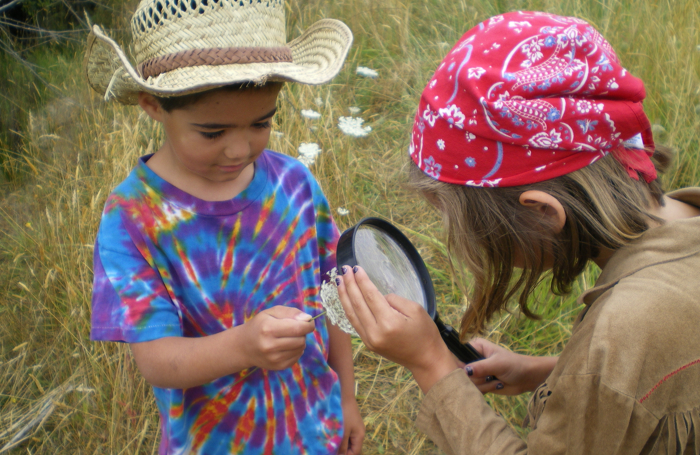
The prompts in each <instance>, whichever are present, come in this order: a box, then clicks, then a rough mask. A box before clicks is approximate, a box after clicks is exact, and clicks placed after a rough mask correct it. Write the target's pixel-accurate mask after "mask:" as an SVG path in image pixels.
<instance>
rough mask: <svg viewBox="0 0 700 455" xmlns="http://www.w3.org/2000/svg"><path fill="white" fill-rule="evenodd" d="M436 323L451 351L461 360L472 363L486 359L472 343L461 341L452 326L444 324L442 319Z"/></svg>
mask: <svg viewBox="0 0 700 455" xmlns="http://www.w3.org/2000/svg"><path fill="white" fill-rule="evenodd" d="M435 323H436V324H437V326H438V330H439V331H440V335H441V336H442V339H443V340H444V341H445V344H446V345H447V347H448V348H449V350H450V352H452V353H453V354H454V355H455V356H456V357H457V358H458V359H459V360H461V361H462V362H464V363H472V362H476V361H477V360H483V359H484V356H482V355H481V354H480V353H479V351H477V350H476V349H474V347H473V346H472V345H471V344H469V343H462V342H461V341H460V339H459V335H458V334H457V331H456V330H455V329H454V328H452V326H450V325H447V324H443V323H442V321H440V320H437V321H435Z"/></svg>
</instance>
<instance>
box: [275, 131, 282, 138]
mask: <svg viewBox="0 0 700 455" xmlns="http://www.w3.org/2000/svg"><path fill="white" fill-rule="evenodd" d="M272 134H274V135H275V137H276V138H278V139H281V138H283V137H284V133H283V132H282V131H273V132H272Z"/></svg>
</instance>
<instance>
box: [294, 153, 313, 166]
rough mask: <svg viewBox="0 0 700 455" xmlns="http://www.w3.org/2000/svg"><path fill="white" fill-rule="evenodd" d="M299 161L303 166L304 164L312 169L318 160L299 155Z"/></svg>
mask: <svg viewBox="0 0 700 455" xmlns="http://www.w3.org/2000/svg"><path fill="white" fill-rule="evenodd" d="M297 159H298V160H299V162H300V163H301V164H303V165H304V166H306V167H311V166H313V164H314V163H315V162H316V159H315V158H314V157H311V156H304V155H299V156H298V157H297Z"/></svg>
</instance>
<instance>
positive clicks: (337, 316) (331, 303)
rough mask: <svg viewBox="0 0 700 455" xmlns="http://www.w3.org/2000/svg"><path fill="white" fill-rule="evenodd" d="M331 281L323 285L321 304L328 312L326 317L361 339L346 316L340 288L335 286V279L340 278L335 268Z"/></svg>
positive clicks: (330, 274)
mask: <svg viewBox="0 0 700 455" xmlns="http://www.w3.org/2000/svg"><path fill="white" fill-rule="evenodd" d="M328 276H329V277H330V280H328V281H324V282H323V284H321V304H322V305H323V308H325V310H326V316H327V317H328V320H330V321H331V324H333V325H334V326H336V327H338V328H339V329H340V330H342V331H343V332H345V333H347V334H349V335H351V336H354V337H359V335H358V334H357V332H356V331H355V329H354V328H353V326H352V325H351V324H350V321H348V317H347V316H346V315H345V310H344V309H343V304H342V303H340V297H339V296H338V286H336V284H335V278H336V277H337V276H338V271H337V270H336V268H335V267H333V269H332V270H331V271H330V272H328Z"/></svg>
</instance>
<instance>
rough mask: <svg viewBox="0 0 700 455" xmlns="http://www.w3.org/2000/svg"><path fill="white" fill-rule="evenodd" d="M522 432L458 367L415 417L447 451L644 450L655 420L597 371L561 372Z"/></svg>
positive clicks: (470, 454)
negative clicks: (520, 433)
mask: <svg viewBox="0 0 700 455" xmlns="http://www.w3.org/2000/svg"><path fill="white" fill-rule="evenodd" d="M551 392H552V393H551V395H549V396H548V397H547V398H548V399H547V401H546V403H545V407H544V411H543V412H542V415H541V416H540V418H539V419H538V421H537V422H536V426H535V428H534V429H533V430H532V431H531V432H530V434H529V435H528V438H527V444H526V443H525V441H523V440H522V439H520V437H518V435H516V434H515V433H514V432H513V431H512V430H511V429H510V428H509V427H508V425H507V423H506V422H505V420H503V419H502V418H500V417H499V416H498V415H497V414H496V413H495V412H494V411H493V410H492V409H491V408H490V407H489V406H488V404H487V403H486V401H485V400H484V398H483V397H482V396H481V392H479V390H478V389H477V388H476V387H475V386H474V385H473V384H472V383H471V381H470V380H469V378H467V376H466V374H464V372H463V371H462V370H455V371H454V372H452V373H451V374H449V375H448V376H446V377H445V378H443V379H442V380H440V381H439V382H438V383H437V384H435V386H433V388H432V389H431V390H430V391H429V392H428V394H427V396H426V397H425V400H424V401H423V405H422V407H421V411H420V414H419V416H418V419H417V421H416V425H417V426H418V428H419V429H420V430H421V431H423V432H425V433H426V434H427V435H428V436H429V437H430V438H431V439H432V440H433V441H434V442H435V443H436V444H437V445H438V446H439V447H440V448H441V449H442V450H444V451H445V452H446V453H447V454H450V455H477V454H478V455H487V454H488V455H496V454H498V455H506V454H508V455H511V454H519V455H522V454H526V453H530V454H537V455H550V454H567V455H579V454H580V455H583V454H596V455H606V454H610V455H613V454H614V455H632V454H635V455H637V454H640V453H644V450H645V445H646V444H647V441H649V439H650V437H652V434H653V433H654V431H655V430H656V428H657V426H658V424H659V420H658V419H657V418H656V417H654V416H653V415H652V414H651V413H649V411H647V410H646V409H645V408H644V407H643V406H642V405H641V404H639V403H638V402H637V400H635V399H634V397H630V396H627V395H624V394H621V393H619V392H617V391H615V390H613V389H611V388H610V387H608V386H606V385H605V384H602V383H601V381H600V378H599V376H597V375H571V376H562V377H561V378H560V379H559V381H558V382H557V387H556V388H555V389H554V390H552V391H551Z"/></svg>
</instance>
